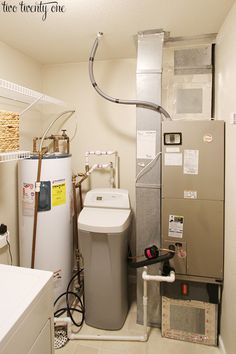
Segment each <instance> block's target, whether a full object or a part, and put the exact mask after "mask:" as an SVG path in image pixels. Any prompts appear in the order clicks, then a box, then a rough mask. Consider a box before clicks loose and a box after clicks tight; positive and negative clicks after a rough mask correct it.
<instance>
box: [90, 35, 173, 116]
mask: <svg viewBox="0 0 236 354" xmlns="http://www.w3.org/2000/svg"><path fill="white" fill-rule="evenodd" d="M102 35H103V33H102V32H99V33H98V35H97V38H96V39H95V41H94V44H93V47H92V50H91V53H90V57H89V77H90V81H91V83H92V85H93V87H94V89H95V90H96V91H97V93H98V94H99V95H100V96H102V97H103V98H105V99H106V100H108V101H111V102H113V103H119V104H127V105H135V106H137V107H141V108H147V109H152V110H154V111H156V112H159V113H161V114H163V116H164V117H165V118H166V119H169V120H171V117H170V115H169V113H168V112H167V111H166V110H165V109H164V108H163V107H161V106H159V105H157V104H156V103H152V102H148V101H141V100H124V99H120V98H114V97H111V96H108V95H107V94H106V93H104V92H103V91H102V90H101V89H100V88H99V87H98V85H97V83H96V81H95V78H94V73H93V62H94V58H95V54H96V51H97V48H98V43H99V38H100V37H101V36H102Z"/></svg>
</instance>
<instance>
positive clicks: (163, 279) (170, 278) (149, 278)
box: [142, 270, 175, 283]
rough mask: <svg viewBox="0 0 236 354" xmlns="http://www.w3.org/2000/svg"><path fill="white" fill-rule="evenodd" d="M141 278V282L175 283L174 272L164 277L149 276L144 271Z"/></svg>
mask: <svg viewBox="0 0 236 354" xmlns="http://www.w3.org/2000/svg"><path fill="white" fill-rule="evenodd" d="M142 278H143V280H146V281H158V282H167V283H173V282H174V281H175V272H174V271H171V272H170V275H168V276H164V275H150V274H147V271H146V270H144V271H143V273H142Z"/></svg>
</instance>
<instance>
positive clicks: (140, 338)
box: [68, 333, 147, 342]
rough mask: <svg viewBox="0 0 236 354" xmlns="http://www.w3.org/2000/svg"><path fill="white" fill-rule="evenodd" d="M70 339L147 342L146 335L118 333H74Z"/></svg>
mask: <svg viewBox="0 0 236 354" xmlns="http://www.w3.org/2000/svg"><path fill="white" fill-rule="evenodd" d="M68 339H84V340H111V341H128V342H131V341H132V342H133V341H134V342H146V341H147V339H146V337H145V336H116V335H103V334H102V335H100V334H75V333H72V334H71V335H70V338H69V337H68Z"/></svg>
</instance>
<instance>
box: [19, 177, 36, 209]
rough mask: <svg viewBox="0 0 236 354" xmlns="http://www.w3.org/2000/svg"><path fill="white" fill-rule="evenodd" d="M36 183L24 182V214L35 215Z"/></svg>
mask: <svg viewBox="0 0 236 354" xmlns="http://www.w3.org/2000/svg"><path fill="white" fill-rule="evenodd" d="M34 196H35V191H34V185H33V183H23V190H22V210H23V215H25V216H33V215H34Z"/></svg>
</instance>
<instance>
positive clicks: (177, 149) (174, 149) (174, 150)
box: [166, 147, 180, 152]
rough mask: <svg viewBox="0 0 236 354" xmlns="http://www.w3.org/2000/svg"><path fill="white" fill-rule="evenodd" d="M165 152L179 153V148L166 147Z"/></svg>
mask: <svg viewBox="0 0 236 354" xmlns="http://www.w3.org/2000/svg"><path fill="white" fill-rule="evenodd" d="M166 152H180V148H178V147H167V148H166Z"/></svg>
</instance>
